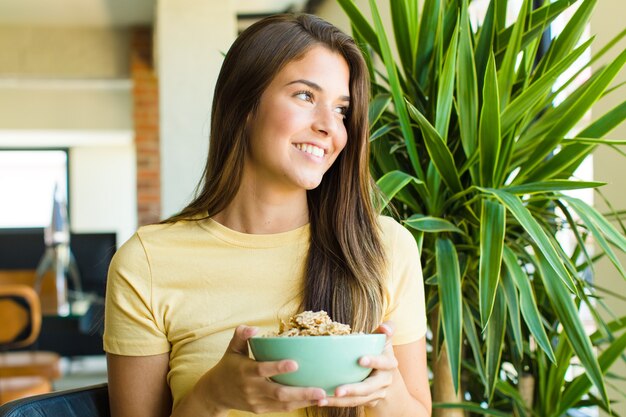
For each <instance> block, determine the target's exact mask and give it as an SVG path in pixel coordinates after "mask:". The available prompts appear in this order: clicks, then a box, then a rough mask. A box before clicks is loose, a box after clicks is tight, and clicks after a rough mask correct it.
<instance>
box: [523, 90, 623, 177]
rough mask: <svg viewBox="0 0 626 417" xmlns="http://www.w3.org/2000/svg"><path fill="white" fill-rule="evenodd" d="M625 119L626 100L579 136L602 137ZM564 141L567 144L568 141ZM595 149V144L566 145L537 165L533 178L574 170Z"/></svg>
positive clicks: (552, 175)
mask: <svg viewBox="0 0 626 417" xmlns="http://www.w3.org/2000/svg"><path fill="white" fill-rule="evenodd" d="M624 119H626V100H625V101H623V102H622V103H620V104H619V105H618V106H616V107H615V108H613V109H611V110H610V111H608V112H607V113H606V114H604V115H603V116H602V117H600V118H599V119H598V120H596V121H595V122H593V123H592V124H591V125H589V126H588V127H587V128H585V129H584V130H583V131H582V132H580V133H579V136H581V137H585V138H601V137H602V136H604V135H606V134H607V133H609V132H610V131H611V130H613V129H614V128H615V127H617V126H618V125H619V124H620V123H621V122H623V121H624ZM563 143H565V144H567V141H565V142H563ZM593 149H594V145H584V144H574V145H569V146H565V147H564V148H563V149H562V150H561V151H560V152H559V153H557V154H556V155H555V156H554V157H552V158H550V159H548V161H546V162H545V163H544V164H542V165H541V166H539V167H537V169H536V170H535V171H534V172H533V179H535V180H544V179H547V178H553V177H554V176H557V175H561V173H562V172H567V171H572V172H573V170H574V169H575V168H576V167H577V164H576V162H577V161H580V160H581V159H582V158H584V157H586V156H587V155H589V154H591V152H592V151H593Z"/></svg>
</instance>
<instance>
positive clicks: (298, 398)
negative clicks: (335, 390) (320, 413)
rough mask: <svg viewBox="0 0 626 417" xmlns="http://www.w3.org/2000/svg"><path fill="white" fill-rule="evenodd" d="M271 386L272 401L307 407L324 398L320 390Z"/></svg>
mask: <svg viewBox="0 0 626 417" xmlns="http://www.w3.org/2000/svg"><path fill="white" fill-rule="evenodd" d="M272 385H274V390H273V399H274V400H276V401H279V402H283V403H305V404H306V406H309V405H315V404H317V402H318V401H320V400H322V399H324V398H326V392H325V391H324V390H323V389H321V388H297V387H288V386H285V385H280V384H276V383H272Z"/></svg>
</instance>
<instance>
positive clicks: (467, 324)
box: [463, 301, 488, 387]
mask: <svg viewBox="0 0 626 417" xmlns="http://www.w3.org/2000/svg"><path fill="white" fill-rule="evenodd" d="M463 329H464V330H465V337H466V339H467V342H468V343H469V345H470V347H471V349H472V356H473V357H474V365H475V366H476V371H477V372H478V376H479V377H480V380H481V382H482V383H483V386H485V387H486V386H487V384H488V383H487V375H486V370H485V360H484V359H483V352H482V348H481V347H482V346H483V344H482V342H481V341H480V340H479V339H478V333H476V326H475V325H474V318H473V314H472V310H471V309H470V307H469V305H468V303H467V302H466V301H464V302H463Z"/></svg>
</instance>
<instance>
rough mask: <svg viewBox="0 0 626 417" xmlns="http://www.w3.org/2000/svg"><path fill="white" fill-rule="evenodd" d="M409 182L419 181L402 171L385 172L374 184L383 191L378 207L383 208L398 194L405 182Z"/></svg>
mask: <svg viewBox="0 0 626 417" xmlns="http://www.w3.org/2000/svg"><path fill="white" fill-rule="evenodd" d="M410 182H420V181H419V180H418V179H417V178H415V177H414V176H412V175H409V174H407V173H406V172H402V171H397V170H396V171H391V172H387V173H386V174H385V175H383V176H382V177H381V178H379V179H378V181H376V184H377V185H378V187H379V188H380V190H381V191H382V192H383V194H384V196H385V198H384V201H383V204H382V207H380V210H381V211H382V210H384V209H385V207H387V205H389V202H390V201H391V200H392V199H393V198H394V197H395V196H396V194H398V193H399V192H400V191H401V190H402V189H403V188H404V187H406V185H407V184H409V183H410Z"/></svg>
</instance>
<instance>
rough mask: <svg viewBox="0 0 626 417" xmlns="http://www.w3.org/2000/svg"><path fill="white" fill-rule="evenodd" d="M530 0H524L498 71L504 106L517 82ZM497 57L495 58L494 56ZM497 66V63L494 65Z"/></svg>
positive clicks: (501, 103) (501, 98) (501, 99)
mask: <svg viewBox="0 0 626 417" xmlns="http://www.w3.org/2000/svg"><path fill="white" fill-rule="evenodd" d="M528 6H529V3H528V0H524V2H523V3H522V7H521V9H520V11H519V13H518V15H517V22H515V24H514V25H513V33H512V34H511V39H510V40H509V44H508V46H507V48H506V52H505V53H504V60H503V61H502V65H501V66H500V71H499V72H498V87H499V92H500V105H501V106H502V107H503V108H504V106H506V105H507V103H508V102H509V97H510V96H511V89H512V88H513V83H514V82H515V78H516V77H515V64H516V60H517V55H518V53H519V52H520V50H521V46H522V34H523V32H524V25H525V23H526V16H527V13H528ZM494 59H495V58H494ZM494 68H495V65H494Z"/></svg>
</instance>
